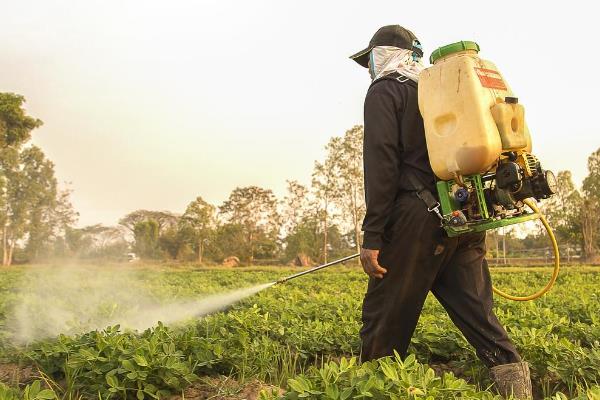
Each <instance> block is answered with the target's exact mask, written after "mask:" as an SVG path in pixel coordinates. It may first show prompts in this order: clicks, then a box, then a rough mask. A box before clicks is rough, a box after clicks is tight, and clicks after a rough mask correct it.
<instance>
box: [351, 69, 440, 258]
mask: <svg viewBox="0 0 600 400" xmlns="http://www.w3.org/2000/svg"><path fill="white" fill-rule="evenodd" d="M396 78H398V75H397V74H392V75H389V76H387V77H385V78H383V79H379V80H377V81H375V82H373V83H372V84H371V87H370V88H369V91H368V92H367V96H366V98H365V110H364V122H365V137H364V147H363V157H364V169H365V199H366V205H367V210H366V215H365V219H364V221H363V225H362V230H363V231H364V240H363V247H364V248H367V249H380V248H381V246H382V242H383V232H384V230H385V226H386V223H387V222H388V218H389V216H390V214H391V213H392V210H393V207H394V201H395V199H396V197H397V195H398V194H399V193H400V192H402V191H413V190H414V189H415V188H414V187H413V185H411V183H410V181H409V180H408V178H407V174H408V173H413V174H415V176H416V177H417V179H419V181H420V182H421V183H422V184H423V185H425V187H426V188H428V189H429V190H431V191H432V193H435V176H434V174H433V171H432V169H431V165H430V164H429V156H428V154H427V145H426V142H425V129H424V128H423V119H422V117H421V113H420V112H419V105H418V102H417V84H416V83H415V82H413V81H411V80H406V78H404V77H401V80H403V81H404V80H406V81H404V82H400V80H398V79H396Z"/></svg>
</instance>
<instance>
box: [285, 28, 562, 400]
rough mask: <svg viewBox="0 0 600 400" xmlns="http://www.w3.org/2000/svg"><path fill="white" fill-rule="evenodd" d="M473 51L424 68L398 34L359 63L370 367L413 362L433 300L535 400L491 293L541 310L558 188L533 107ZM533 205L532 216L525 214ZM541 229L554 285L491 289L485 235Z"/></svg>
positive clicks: (500, 381)
mask: <svg viewBox="0 0 600 400" xmlns="http://www.w3.org/2000/svg"><path fill="white" fill-rule="evenodd" d="M478 52H479V46H478V45H477V44H476V43H474V42H458V43H453V44H450V45H448V46H444V47H441V48H439V49H437V50H435V51H434V52H433V54H432V55H431V57H430V61H431V63H432V64H433V66H431V67H430V68H425V67H424V66H423V63H422V61H421V60H422V55H423V52H422V49H421V44H420V42H419V40H418V39H417V37H416V36H415V35H414V34H413V33H412V32H411V31H409V30H407V29H405V28H403V27H401V26H399V25H390V26H384V27H382V28H381V29H379V30H378V31H377V32H376V33H375V35H374V36H373V38H372V39H371V41H370V43H369V46H368V47H367V48H366V49H364V50H362V51H360V52H358V53H356V54H355V55H353V56H351V57H350V58H351V59H353V60H354V61H356V62H357V63H358V64H360V65H361V66H363V67H365V68H368V70H369V73H370V75H371V80H372V83H371V86H370V87H369V90H368V92H367V95H366V98H365V104H364V129H365V136H364V169H365V195H366V205H367V209H366V215H365V219H364V222H363V231H364V240H363V244H362V249H361V252H360V254H355V255H352V256H349V257H346V258H344V259H342V260H338V261H334V262H331V263H328V264H324V265H321V266H319V267H316V268H314V269H312V270H308V271H304V272H301V273H299V274H296V275H292V276H291V277H288V278H284V279H282V280H280V281H279V282H285V281H286V280H289V279H292V278H295V277H298V276H301V275H304V274H306V273H309V272H313V271H315V270H318V269H321V268H325V267H328V266H330V265H334V264H337V263H339V262H343V261H346V260H348V259H351V258H354V257H357V256H359V255H360V260H361V263H362V266H363V269H364V270H365V272H366V273H367V274H368V275H369V284H368V289H367V293H366V295H365V298H364V301H363V309H362V321H363V326H362V329H361V331H360V336H361V340H362V352H361V359H362V360H363V361H366V360H371V359H375V358H379V357H383V356H389V355H393V353H394V351H397V352H398V353H399V354H401V355H402V356H405V355H406V351H407V349H408V345H409V343H410V339H411V336H412V335H413V332H414V330H415V327H416V324H417V321H418V319H419V315H420V313H421V309H422V307H423V304H424V302H425V299H426V297H427V295H428V293H429V292H430V291H431V292H432V293H433V294H434V295H435V297H436V298H437V299H438V301H439V302H440V303H441V304H442V306H443V307H444V308H445V309H446V311H447V313H448V315H449V316H450V318H451V319H452V321H453V322H454V324H455V325H456V326H457V327H458V328H459V329H460V330H461V332H462V333H463V334H464V336H465V338H466V339H467V340H468V341H469V343H470V344H471V345H472V346H473V347H475V350H476V353H477V355H478V357H479V358H480V359H481V361H482V362H483V363H484V364H485V365H486V366H487V367H489V368H490V373H491V377H492V379H493V381H494V383H495V385H496V387H497V389H498V391H499V392H500V393H501V394H502V395H503V396H505V397H508V396H510V395H512V396H514V397H516V398H522V399H527V398H531V397H532V393H531V380H530V377H529V366H528V364H527V363H526V362H523V361H522V359H521V356H520V355H519V353H518V352H517V350H516V349H515V346H514V345H513V344H512V342H511V341H510V339H509V337H508V334H507V332H506V330H505V329H504V328H503V327H502V325H501V324H500V322H499V321H498V319H497V318H496V316H495V315H494V312H493V308H492V307H493V299H492V292H493V291H494V292H496V293H497V294H499V295H501V296H503V297H506V298H509V299H512V300H520V301H523V300H532V299H535V298H537V297H539V296H541V295H543V294H544V293H545V292H546V291H548V290H549V289H550V288H551V287H552V285H553V284H554V281H555V280H556V277H557V274H558V269H559V257H558V247H557V245H556V240H555V239H554V235H553V233H552V230H551V229H550V227H549V226H548V223H547V221H546V220H545V218H544V217H543V216H542V215H541V214H540V212H539V210H538V209H537V207H536V205H535V203H534V202H533V201H532V199H535V200H540V199H544V198H548V197H550V196H551V195H553V194H554V192H555V189H556V188H555V186H556V181H555V179H554V175H553V174H552V173H551V172H550V171H546V170H544V169H542V167H541V164H540V162H539V161H538V159H537V158H536V157H535V156H534V155H533V154H531V138H530V135H529V130H528V128H527V125H526V124H525V120H524V108H523V106H522V105H520V104H519V102H518V99H517V98H516V97H515V95H514V94H513V92H512V91H511V89H510V88H509V86H508V84H507V83H506V81H505V80H504V78H503V77H502V75H501V74H500V72H499V71H498V69H497V68H496V66H495V65H494V64H492V63H491V62H489V61H486V60H483V59H480V58H479V56H478ZM525 206H527V207H528V208H530V209H531V210H533V212H528V210H527V209H526V207H525ZM533 219H540V220H541V221H542V223H543V224H544V226H545V228H546V229H547V231H548V235H549V237H550V239H551V240H552V245H553V248H554V252H555V268H554V272H553V275H552V278H551V280H550V282H549V283H548V284H547V285H546V287H544V288H543V289H542V290H540V291H539V292H537V293H535V294H532V295H529V296H522V297H520V296H513V295H509V294H507V293H504V292H502V291H500V290H498V289H496V288H494V287H493V286H492V283H491V279H490V273H489V270H488V265H487V262H486V259H485V231H486V230H488V229H494V228H498V227H502V226H507V225H511V224H516V223H522V222H525V221H530V220H533Z"/></svg>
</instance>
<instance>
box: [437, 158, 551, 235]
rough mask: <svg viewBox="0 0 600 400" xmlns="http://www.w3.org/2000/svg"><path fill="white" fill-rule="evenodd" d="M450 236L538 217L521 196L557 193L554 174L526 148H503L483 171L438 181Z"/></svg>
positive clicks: (538, 196)
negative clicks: (544, 167)
mask: <svg viewBox="0 0 600 400" xmlns="http://www.w3.org/2000/svg"><path fill="white" fill-rule="evenodd" d="M437 189H438V195H439V198H440V204H441V207H442V215H443V217H444V222H443V226H444V228H445V229H446V231H447V232H448V235H449V236H456V235H459V234H463V233H468V232H480V231H484V230H488V229H495V228H498V227H501V226H507V225H512V224H517V223H520V222H525V221H528V220H531V219H536V218H538V216H537V214H534V213H528V212H527V211H526V209H525V204H524V202H523V200H525V199H528V198H534V199H536V200H541V199H546V198H548V197H550V196H552V195H553V194H554V193H556V178H555V177H554V174H553V173H552V172H551V171H548V170H544V169H542V167H541V164H540V162H539V160H538V159H537V157H535V156H534V155H533V154H530V153H527V152H506V153H503V154H502V156H501V157H500V159H499V160H498V162H497V164H496V166H495V168H493V169H492V170H491V171H490V172H487V173H484V174H475V175H470V176H466V177H460V176H456V179H454V180H450V181H439V182H438V183H437Z"/></svg>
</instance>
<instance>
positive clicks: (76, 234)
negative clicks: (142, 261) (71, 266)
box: [65, 224, 129, 259]
mask: <svg viewBox="0 0 600 400" xmlns="http://www.w3.org/2000/svg"><path fill="white" fill-rule="evenodd" d="M125 233H126V232H125V228H124V227H122V226H104V225H102V224H96V225H89V226H86V227H84V228H71V227H69V228H67V230H66V232H65V245H66V248H67V251H68V252H69V254H68V255H69V256H71V257H83V258H105V259H121V258H122V257H123V256H124V255H125V253H126V252H127V249H128V247H129V245H128V243H127V241H126V240H125Z"/></svg>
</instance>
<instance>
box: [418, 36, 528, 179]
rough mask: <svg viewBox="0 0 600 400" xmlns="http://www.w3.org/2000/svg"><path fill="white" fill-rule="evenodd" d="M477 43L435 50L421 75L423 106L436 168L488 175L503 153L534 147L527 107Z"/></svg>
mask: <svg viewBox="0 0 600 400" xmlns="http://www.w3.org/2000/svg"><path fill="white" fill-rule="evenodd" d="M478 52H479V46H478V45H477V43H475V42H466V41H463V42H458V43H453V44H450V45H448V46H444V47H440V48H439V49H437V50H436V51H434V52H433V53H432V54H431V57H430V62H431V63H432V64H433V65H432V66H431V67H429V68H426V69H425V70H424V71H423V72H422V73H421V75H420V77H419V109H420V110H421V114H422V116H423V122H424V124H425V136H426V140H427V150H428V153H429V160H430V163H431V167H432V168H433V172H434V173H435V174H436V175H437V177H438V178H440V179H443V180H449V179H452V178H453V177H454V176H455V174H458V175H471V174H476V173H484V172H486V171H488V170H490V169H491V168H493V167H494V165H495V164H496V161H497V160H498V158H499V157H500V155H501V154H502V153H503V152H506V151H514V150H524V151H527V152H529V151H531V138H530V135H529V130H528V128H527V124H526V123H525V109H524V108H523V106H522V105H521V104H519V103H518V99H517V98H516V97H515V95H514V93H513V92H512V90H511V89H510V87H509V86H508V84H507V83H506V80H505V79H504V77H503V76H502V74H501V73H500V71H499V70H498V68H496V66H495V65H494V64H493V63H492V62H490V61H486V60H483V59H481V58H479V56H478Z"/></svg>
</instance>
